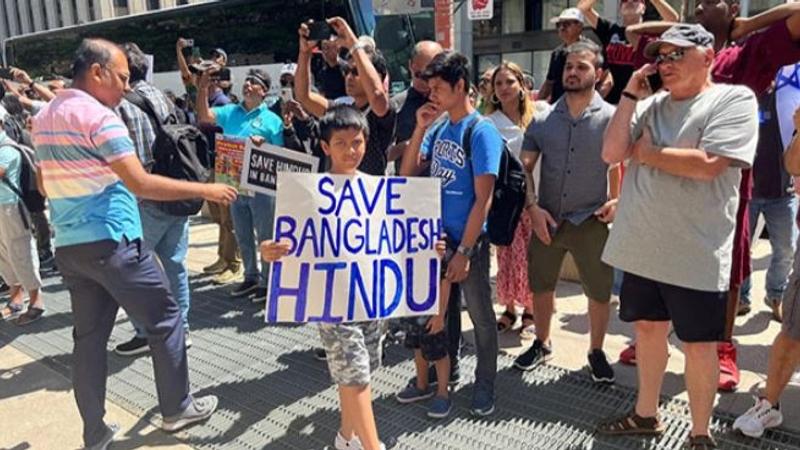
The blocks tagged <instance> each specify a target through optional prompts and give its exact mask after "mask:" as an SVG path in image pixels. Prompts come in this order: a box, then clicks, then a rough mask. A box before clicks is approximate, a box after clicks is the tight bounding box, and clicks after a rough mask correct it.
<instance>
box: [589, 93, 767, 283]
mask: <svg viewBox="0 0 800 450" xmlns="http://www.w3.org/2000/svg"><path fill="white" fill-rule="evenodd" d="M757 112H758V103H757V102H756V99H755V96H754V95H753V92H752V91H751V90H749V89H747V88H745V87H743V86H730V85H722V84H718V85H714V86H712V87H711V88H709V89H707V90H706V91H703V92H702V93H700V94H699V95H697V96H696V97H694V98H691V99H687V100H682V101H674V100H672V99H671V98H670V96H669V94H668V93H665V92H661V93H658V94H655V95H653V96H651V97H649V98H647V99H646V100H643V101H641V102H639V104H638V105H637V108H636V113H635V115H634V119H633V123H632V124H631V137H632V138H633V139H637V138H638V137H639V136H641V134H642V132H643V130H644V128H645V127H646V128H648V129H649V130H650V132H651V133H652V136H653V143H654V144H655V145H657V146H669V147H677V148H700V149H703V150H705V151H706V152H708V153H713V154H715V155H719V156H724V157H727V158H730V159H731V160H733V163H732V164H731V166H729V167H728V168H727V169H725V170H724V171H723V173H722V174H720V175H719V176H717V177H716V178H714V179H713V180H711V181H697V180H692V179H689V178H685V177H679V176H676V175H672V174H669V173H667V172H664V171H661V170H658V169H655V168H653V167H649V166H643V165H640V164H638V163H635V162H631V163H630V165H629V167H628V170H627V171H626V172H625V178H624V180H623V183H622V194H621V195H620V204H619V207H618V210H617V215H616V218H615V219H614V226H613V227H612V229H611V234H610V236H609V239H608V242H607V243H606V247H605V251H604V254H603V261H605V262H606V263H607V264H609V265H611V266H613V267H617V268H619V269H621V270H624V271H626V272H631V273H634V274H636V275H639V276H642V277H646V278H649V279H652V280H655V281H659V282H662V283H668V284H673V285H676V286H680V287H684V288H688V289H694V290H700V291H709V292H723V291H727V290H728V287H729V281H730V276H731V261H732V249H733V236H734V230H735V226H736V213H737V209H738V204H739V184H740V181H741V177H742V171H741V169H742V168H747V167H749V166H750V165H751V164H752V162H753V159H754V157H755V149H756V143H757V140H758V118H757Z"/></svg>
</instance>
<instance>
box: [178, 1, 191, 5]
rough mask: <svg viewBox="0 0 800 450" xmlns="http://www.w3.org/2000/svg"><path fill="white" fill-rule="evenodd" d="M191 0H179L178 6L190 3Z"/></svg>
mask: <svg viewBox="0 0 800 450" xmlns="http://www.w3.org/2000/svg"><path fill="white" fill-rule="evenodd" d="M188 4H189V0H178V6H183V5H188Z"/></svg>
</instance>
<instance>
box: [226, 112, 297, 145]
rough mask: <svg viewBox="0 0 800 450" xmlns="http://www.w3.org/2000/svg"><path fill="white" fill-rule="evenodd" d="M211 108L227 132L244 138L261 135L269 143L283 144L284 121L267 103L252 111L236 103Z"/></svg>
mask: <svg viewBox="0 0 800 450" xmlns="http://www.w3.org/2000/svg"><path fill="white" fill-rule="evenodd" d="M211 110H212V111H213V112H214V115H215V116H216V118H217V125H219V126H220V127H221V128H222V130H223V132H224V133H225V134H229V135H231V136H238V137H244V138H248V137H250V136H261V137H263V138H264V140H265V141H266V142H267V143H269V144H272V145H278V146H283V121H282V120H281V119H280V118H279V117H278V116H277V115H276V114H275V113H273V112H272V111H270V110H269V108H268V107H267V104H266V103H261V104H260V105H258V107H256V108H253V109H251V110H250V111H247V110H246V109H244V107H243V106H242V105H240V104H235V103H231V104H228V105H225V106H218V107H215V108H212V109H211Z"/></svg>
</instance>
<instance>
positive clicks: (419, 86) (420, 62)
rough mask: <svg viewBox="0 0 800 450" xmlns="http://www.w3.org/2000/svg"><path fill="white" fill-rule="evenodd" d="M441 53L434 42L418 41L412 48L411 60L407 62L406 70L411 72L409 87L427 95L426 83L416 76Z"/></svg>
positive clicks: (440, 49)
mask: <svg viewBox="0 0 800 450" xmlns="http://www.w3.org/2000/svg"><path fill="white" fill-rule="evenodd" d="M442 52H444V49H443V48H442V46H441V45H439V43H438V42H434V41H420V42H417V45H415V46H414V51H413V52H412V53H411V59H410V60H409V61H408V69H409V70H410V71H411V85H412V86H413V87H414V89H415V90H416V91H417V92H419V93H422V94H426V95H427V93H428V91H429V89H428V83H427V82H426V81H424V80H422V79H421V78H419V77H418V76H416V75H417V74H420V73H422V71H424V70H425V68H426V67H427V66H428V64H429V63H430V62H431V60H433V58H434V57H435V56H436V55H438V54H440V53H442Z"/></svg>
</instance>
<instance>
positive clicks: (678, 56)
mask: <svg viewBox="0 0 800 450" xmlns="http://www.w3.org/2000/svg"><path fill="white" fill-rule="evenodd" d="M684 56H686V50H685V49H682V48H679V49H677V50H673V51H671V52H669V53H659V54H658V56H656V65H661V64H664V63H665V62H671V63H675V62H678V61H680V60H682V59H683V57H684Z"/></svg>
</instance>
